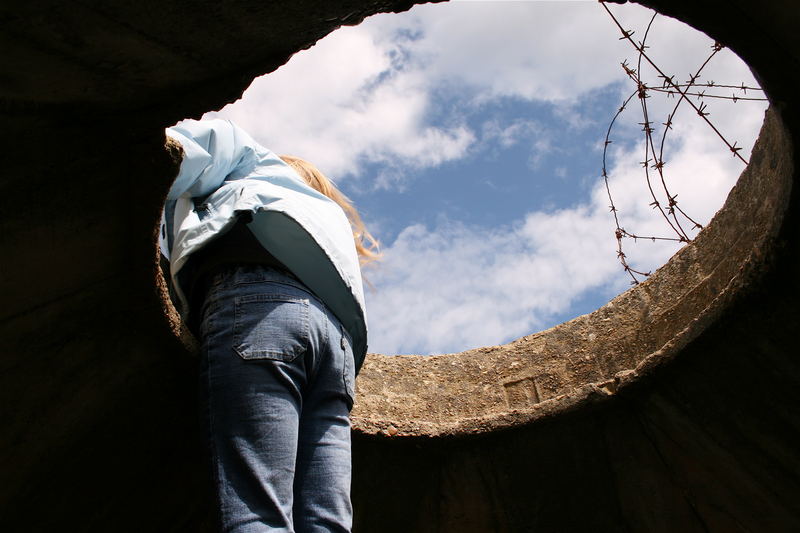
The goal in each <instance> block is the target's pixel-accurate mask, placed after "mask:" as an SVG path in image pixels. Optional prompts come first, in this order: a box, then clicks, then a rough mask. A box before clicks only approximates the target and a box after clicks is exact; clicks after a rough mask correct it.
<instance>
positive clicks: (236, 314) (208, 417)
mask: <svg viewBox="0 0 800 533" xmlns="http://www.w3.org/2000/svg"><path fill="white" fill-rule="evenodd" d="M199 336H200V341H201V349H202V351H201V355H202V363H201V371H200V390H201V404H202V406H203V407H204V411H205V413H204V414H205V423H206V428H207V431H208V439H209V443H210V456H211V466H212V471H213V472H212V474H213V478H214V483H215V486H216V495H217V504H218V506H219V516H220V518H221V522H222V530H223V531H226V532H228V531H235V532H242V533H243V532H256V531H286V532H291V531H296V532H298V533H301V532H308V531H324V532H330V531H350V528H351V524H352V507H351V504H350V477H351V461H350V419H349V413H350V408H351V407H352V405H353V395H354V393H353V386H354V381H355V364H354V361H353V352H352V348H351V344H350V336H349V335H348V334H347V332H346V331H345V330H344V328H343V327H342V326H341V324H340V323H339V320H338V319H337V318H336V317H335V316H333V314H332V313H331V312H330V311H329V310H328V309H327V307H325V305H323V304H322V303H321V302H320V301H319V300H318V299H317V298H316V297H315V296H314V295H313V294H311V293H310V292H309V290H308V289H307V288H306V287H305V286H304V285H303V284H302V283H300V282H299V281H298V280H297V279H295V278H294V277H292V276H290V275H287V274H286V273H283V272H281V271H278V270H275V269H272V268H269V267H261V266H231V267H230V268H229V269H226V270H223V271H222V272H221V273H218V274H216V275H215V276H214V277H213V279H212V281H211V283H210V288H209V289H208V292H207V296H206V299H205V302H204V304H203V306H202V318H201V323H200V326H199Z"/></svg>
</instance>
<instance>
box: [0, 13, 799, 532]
mask: <svg viewBox="0 0 800 533" xmlns="http://www.w3.org/2000/svg"><path fill="white" fill-rule="evenodd" d="M643 3H645V4H648V5H652V6H654V7H657V8H658V9H659V10H661V11H662V12H663V13H665V14H669V15H672V16H677V17H679V18H681V19H683V20H685V21H687V22H690V23H692V24H693V25H694V26H695V27H698V28H700V29H703V30H705V31H706V32H707V33H709V34H710V35H711V36H712V37H714V38H715V39H717V40H719V41H720V42H723V43H725V44H726V45H728V46H730V47H732V48H733V49H734V50H735V51H736V52H737V53H738V54H739V55H741V56H742V57H743V58H744V59H745V60H746V61H748V63H749V64H750V65H751V66H752V67H753V68H754V69H755V71H756V73H757V75H758V76H760V79H761V81H762V83H763V85H764V87H765V88H766V89H767V91H768V94H769V96H770V98H771V100H772V103H773V116H772V117H771V118H770V119H769V120H768V121H767V124H766V126H765V130H764V133H763V134H762V137H761V140H760V141H759V147H758V149H757V150H756V151H755V152H754V155H753V157H752V158H751V159H752V161H751V165H750V167H749V168H748V170H747V171H746V172H745V173H744V175H743V177H742V179H741V180H740V182H739V184H738V185H737V187H736V189H735V190H734V191H733V192H732V193H731V196H730V198H729V200H728V202H727V204H726V207H725V208H724V210H723V211H722V212H721V213H719V214H718V215H717V217H716V219H715V221H714V223H713V224H711V225H710V226H709V228H707V230H706V231H704V232H703V234H702V235H701V237H699V238H698V239H697V242H696V243H695V244H693V245H692V246H691V247H687V248H686V249H684V251H682V252H681V253H680V254H679V255H678V256H676V257H675V258H673V260H672V261H671V262H670V263H669V264H668V265H667V266H666V267H664V268H663V269H662V270H661V271H659V273H658V274H657V275H655V276H654V277H653V279H652V280H650V281H648V282H647V283H645V284H643V285H642V286H640V287H638V288H636V289H635V290H633V291H630V292H628V293H626V294H624V295H622V296H620V297H619V298H617V299H615V300H614V301H613V302H612V304H611V305H608V306H605V307H603V308H601V309H599V310H598V311H596V312H595V313H592V314H591V315H587V316H585V317H581V318H579V319H577V320H575V321H571V322H569V323H567V324H563V325H561V326H558V327H556V328H553V329H552V330H548V331H546V332H542V333H537V334H532V335H529V336H526V337H524V338H522V339H519V340H518V341H515V342H513V343H510V344H509V345H506V346H501V347H493V348H481V349H476V350H470V351H468V352H465V353H463V354H453V355H446V356H439V357H433V358H420V357H400V358H391V359H390V358H385V357H384V356H380V355H371V356H370V357H369V359H368V362H367V365H366V366H365V368H364V372H363V375H362V376H361V378H360V379H359V385H358V386H359V397H358V402H357V408H356V410H355V412H354V424H355V429H356V431H355V435H354V436H355V443H354V444H355V455H354V461H355V479H354V487H353V493H354V499H355V506H356V529H357V530H358V531H362V532H372V531H377V532H384V531H398V532H401V531H402V532H409V531H420V532H422V531H442V532H444V531H452V532H470V531H475V532H482V531H534V530H535V531H573V530H575V531H582V530H589V529H592V530H599V531H617V530H627V531H676V530H680V531H684V530H685V531H723V532H727V531H792V530H798V529H800V509H799V508H798V506H797V504H796V502H797V501H800V452H798V449H799V447H798V445H800V400H799V399H798V395H797V393H796V391H797V386H798V381H799V379H800V368H799V367H798V359H797V356H796V353H797V348H796V344H797V341H796V337H795V332H796V330H797V326H798V325H800V316H799V315H800V313H799V312H798V311H799V310H798V304H797V301H798V296H799V295H800V282H798V278H797V275H798V272H800V257H798V253H799V251H800V246H798V244H800V243H799V242H798V212H800V207H799V206H798V193H797V187H793V185H794V184H795V183H797V171H796V169H795V163H794V161H796V160H797V149H796V145H797V143H796V139H797V138H798V134H799V133H800V111H799V110H798V109H799V108H798V105H797V103H796V101H795V98H796V96H795V95H796V88H797V87H798V86H800V68H798V67H800V43H799V42H798V41H797V39H796V37H795V33H794V31H795V28H797V27H798V23H800V8H798V7H796V6H795V4H794V3H792V2H788V1H776V2H769V3H753V2H748V1H744V0H736V1H733V2H718V1H713V0H702V1H689V0H680V1H678V0H674V1H671V2H666V1H663V2H662V0H648V1H647V2H643ZM408 5H410V3H409V2H391V1H389V0H383V1H374V0H373V1H357V0H348V1H346V2H321V1H315V0H303V1H296V2H269V3H263V2H262V3H255V4H254V3H252V2H246V1H243V0H242V1H238V2H226V3H224V4H214V3H206V2H202V3H185V2H171V3H168V4H164V3H156V2H150V1H147V0H145V1H143V2H137V3H132V4H130V5H127V4H126V5H121V4H120V5H116V4H114V5H109V4H108V3H103V2H92V1H89V2H85V1H84V2H80V3H78V4H75V3H71V4H64V5H60V4H56V3H47V2H33V3H24V4H23V3H19V4H16V5H13V6H3V7H0V40H1V41H2V43H3V51H4V53H3V54H2V55H0V62H2V65H3V68H2V69H0V72H2V78H1V79H2V83H0V112H2V114H3V120H4V126H5V127H4V128H2V130H0V131H1V132H2V133H0V141H2V146H3V148H4V154H5V156H6V157H5V158H4V159H5V162H4V170H5V172H4V174H3V175H2V177H0V192H2V194H0V215H1V216H0V245H2V250H3V266H2V269H1V270H0V285H1V286H2V293H0V294H2V295H3V297H4V302H5V305H4V306H3V308H2V311H0V338H2V340H3V346H4V349H3V351H2V359H1V360H2V372H0V395H2V396H0V406H2V407H0V409H2V411H1V412H0V414H1V415H2V416H0V420H2V435H3V439H2V440H0V458H1V459H0V462H1V463H2V465H3V466H2V479H3V484H2V485H0V528H2V530H3V531H45V530H47V531H49V530H53V529H60V530H78V531H83V530H86V531H106V530H113V531H137V532H138V531H168V530H181V531H182V530H189V531H195V530H198V529H202V528H203V527H206V528H207V527H208V523H209V521H208V520H207V509H208V506H207V500H206V497H205V488H206V480H205V474H204V469H203V460H202V453H201V448H202V444H201V442H202V439H200V437H199V436H198V435H197V428H196V424H195V413H194V410H195V406H194V384H193V382H194V375H193V374H194V365H193V361H192V359H191V357H190V356H189V354H188V352H187V351H186V350H185V349H184V347H183V345H182V344H181V342H180V341H179V340H178V337H177V336H176V334H175V333H174V330H175V329H176V328H175V326H176V324H174V323H173V324H170V322H169V320H168V319H167V317H166V315H165V313H164V312H163V309H162V303H163V302H162V299H161V295H160V292H159V290H158V288H157V283H156V281H155V280H156V278H157V268H156V265H155V258H154V253H153V231H154V227H155V221H156V220H157V218H158V212H159V209H160V204H161V201H162V199H163V195H164V194H165V192H166V189H167V187H168V182H169V176H170V175H172V174H173V173H174V170H175V161H174V152H173V153H172V154H171V153H170V152H168V151H164V149H163V143H164V139H163V134H162V128H163V126H164V125H167V124H169V123H172V122H174V121H175V120H177V119H179V118H182V117H184V116H191V115H194V116H197V115H198V114H200V113H202V112H203V111H205V110H207V109H211V108H217V107H220V106H221V105H222V104H223V103H225V102H227V101H230V100H232V99H234V98H236V97H237V96H238V95H239V94H240V93H241V91H242V90H243V89H244V88H245V87H246V86H247V84H248V83H249V81H250V79H251V78H252V77H253V76H254V75H256V74H260V73H263V72H267V71H270V70H272V69H274V68H276V67H277V66H278V65H280V64H282V63H283V62H284V61H285V60H286V59H287V58H288V57H289V55H290V54H291V53H292V52H293V51H295V50H299V49H301V48H303V47H307V46H309V45H311V44H312V43H313V42H315V41H316V40H317V39H319V38H320V37H321V36H323V35H324V34H326V33H327V32H329V31H331V30H332V29H334V28H335V27H337V26H338V25H340V24H342V23H356V22H358V21H359V20H360V19H361V18H363V16H365V15H367V14H369V13H373V12H378V11H387V10H399V9H404V8H407V7H408ZM222 6H224V9H223V7H222Z"/></svg>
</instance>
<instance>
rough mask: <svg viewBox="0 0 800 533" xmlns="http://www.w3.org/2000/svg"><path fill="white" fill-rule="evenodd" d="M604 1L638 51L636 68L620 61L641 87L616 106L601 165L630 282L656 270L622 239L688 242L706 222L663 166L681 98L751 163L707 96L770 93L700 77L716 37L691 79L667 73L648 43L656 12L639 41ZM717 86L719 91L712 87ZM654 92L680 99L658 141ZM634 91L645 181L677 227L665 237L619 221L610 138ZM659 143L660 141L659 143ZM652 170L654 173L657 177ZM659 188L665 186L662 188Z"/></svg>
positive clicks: (714, 48)
mask: <svg viewBox="0 0 800 533" xmlns="http://www.w3.org/2000/svg"><path fill="white" fill-rule="evenodd" d="M599 1H600V4H601V5H602V6H603V8H604V9H605V11H606V12H607V13H608V15H609V16H610V17H611V19H612V21H613V22H614V24H615V25H616V26H617V28H618V29H619V30H620V32H621V33H622V37H620V40H627V41H628V42H630V43H631V44H632V45H633V47H634V49H635V50H636V51H637V52H638V57H637V62H636V68H635V69H634V68H631V66H630V64H629V63H628V61H627V60H625V61H623V62H622V63H621V66H622V68H623V70H624V71H625V74H626V75H627V76H628V78H629V79H631V80H632V81H633V82H634V83H635V85H636V89H635V90H634V91H633V92H632V93H631V94H630V96H628V97H627V98H626V99H625V100H624V101H623V103H622V105H621V106H620V107H619V109H618V110H617V112H616V113H615V114H614V116H613V117H612V119H611V122H610V124H609V126H608V130H607V131H606V136H605V141H604V145H603V168H602V177H603V180H604V183H605V187H606V193H607V195H608V200H609V204H610V205H609V208H610V210H611V213H612V214H613V216H614V223H615V230H614V234H615V237H616V240H617V251H616V253H617V258H618V259H619V261H620V263H621V264H622V267H623V269H624V271H625V272H627V273H628V275H629V276H630V277H631V283H632V284H634V285H636V284H638V283H639V277H643V278H644V277H647V276H649V275H650V274H651V273H650V272H645V271H643V270H637V269H635V268H633V267H632V266H631V265H630V264H629V263H628V260H627V256H626V255H625V252H624V250H623V239H626V238H629V239H633V240H634V242H636V241H638V240H640V239H642V240H645V239H646V240H649V241H652V242H655V241H674V242H683V243H688V242H690V241H691V240H692V238H691V237H690V233H691V232H693V231H695V230H700V229H702V228H703V226H702V224H700V223H699V222H697V221H696V220H695V219H694V218H692V217H691V216H689V214H687V213H686V212H685V211H684V210H683V209H682V208H681V206H680V205H679V203H678V199H677V198H678V195H677V193H673V192H672V191H671V190H670V188H669V186H668V184H667V179H666V177H665V175H664V174H665V173H664V167H665V165H666V161H665V160H664V149H665V145H666V138H667V134H668V132H669V131H671V130H672V129H673V128H672V125H673V120H674V118H675V116H676V113H677V112H678V110H679V108H680V106H681V104H682V103H684V102H686V103H688V104H689V105H690V106H691V107H692V108H693V109H694V111H695V112H696V114H697V115H698V116H699V117H700V118H701V119H702V120H703V121H704V122H705V123H706V124H707V125H708V126H709V127H710V128H711V129H712V131H714V133H715V134H716V135H717V136H718V137H719V138H720V139H721V140H722V142H723V143H724V144H725V145H726V146H727V148H728V149H729V150H730V151H731V152H732V154H733V156H734V157H736V158H738V159H739V160H741V161H742V162H743V163H744V164H745V165H746V164H747V160H745V159H744V157H742V155H741V154H740V153H739V151H740V150H741V149H742V147H740V146H737V144H738V143H737V142H733V143H732V144H731V143H730V142H729V141H728V140H727V139H726V138H725V136H723V135H722V133H721V132H720V131H719V129H718V128H717V127H716V126H715V125H714V124H713V123H712V122H711V120H710V119H709V118H708V116H709V115H710V111H708V108H707V104H706V103H705V102H704V100H705V99H706V98H711V99H722V100H729V101H732V102H733V103H736V102H738V101H740V100H741V101H765V100H766V98H763V97H761V98H759V97H752V96H745V95H746V94H747V91H748V90H749V91H754V92H755V91H761V89H760V88H758V87H751V86H747V85H745V84H744V83H741V84H740V85H731V84H717V83H716V82H714V81H712V80H710V81H708V82H699V81H698V80H699V79H700V77H701V75H702V72H703V70H704V69H705V67H706V66H707V65H708V64H709V63H710V62H711V60H712V59H713V58H714V56H715V55H716V54H717V53H719V52H720V51H721V50H723V48H724V47H723V46H722V45H721V44H720V43H717V42H715V43H714V44H713V45H712V47H711V48H712V51H711V53H710V54H709V56H708V57H707V58H706V59H705V61H703V63H702V64H701V65H700V66H699V67H698V68H697V69H696V70H695V72H694V74H689V79H688V80H686V81H685V82H677V81H675V75H672V76H667V75H666V74H665V73H664V72H663V70H662V69H661V68H660V67H658V65H656V63H655V62H654V61H653V60H652V59H651V58H650V57H649V56H648V54H647V53H646V52H645V50H646V49H648V48H649V46H648V45H647V38H648V36H649V34H650V30H651V28H652V25H653V21H654V20H655V19H656V16H657V13H655V12H654V13H653V16H652V17H651V18H650V21H649V22H648V24H647V28H646V30H645V32H644V36H643V38H642V40H641V41H639V42H638V43H637V42H635V41H634V40H633V35H634V33H635V31H633V30H626V29H624V28H623V26H622V25H621V24H620V22H619V20H617V18H616V17H615V16H614V14H613V13H612V12H611V10H610V9H609V8H608V6H607V5H606V4H605V2H604V0H599ZM643 61H645V62H646V63H647V64H649V65H650V66H651V67H652V68H653V69H654V70H655V72H657V73H658V75H657V77H658V78H659V79H660V80H661V85H660V86H657V85H651V84H648V83H646V82H645V80H644V79H643V76H642V62H643ZM717 90H733V91H740V94H738V95H737V94H736V92H733V93H732V94H731V95H730V96H728V95H722V94H717V93H716V91H717ZM709 91H714V92H709ZM651 93H657V94H663V95H664V96H665V97H666V98H670V97H676V96H677V97H678V100H677V102H676V103H675V105H674V106H673V108H672V111H671V112H670V113H669V114H668V115H667V118H666V120H665V122H661V123H660V124H661V126H663V130H662V131H661V139H660V142H658V143H656V142H655V141H654V139H653V135H654V133H655V127H654V122H653V121H651V119H650V110H649V108H648V104H647V100H648V99H649V98H650V95H651ZM634 97H637V99H638V101H639V103H640V108H641V113H642V122H639V123H638V124H639V125H640V126H642V131H643V133H644V140H645V143H644V159H643V161H640V164H641V165H642V167H643V169H644V176H645V182H646V184H647V188H648V191H649V193H650V198H651V200H652V201H651V202H650V204H649V205H650V206H651V207H652V208H653V210H656V211H658V212H659V214H660V215H661V218H663V219H664V221H665V222H666V223H667V225H668V226H669V228H670V229H671V230H672V233H674V234H675V236H674V237H663V236H655V235H650V236H643V235H637V234H636V233H633V232H629V231H627V230H625V228H623V227H622V226H621V225H620V217H619V209H618V208H617V206H616V205H615V203H614V199H613V196H612V194H611V186H610V184H609V173H608V146H609V145H610V144H612V142H613V141H612V140H611V132H612V130H613V128H614V125H615V123H616V122H617V119H618V118H619V117H620V115H622V113H623V112H624V111H625V110H626V109H627V107H628V104H629V103H630V102H631V100H633V98H634ZM690 97H693V98H696V99H697V100H698V103H699V105H698V104H696V103H695V102H693V101H692V100H691V99H690ZM656 144H658V147H656ZM652 174H655V175H656V177H654V176H653V175H652ZM654 182H657V183H658V185H656V186H654ZM657 189H660V190H659V191H658V192H657ZM659 194H663V195H664V196H665V197H666V202H665V203H666V205H662V202H661V201H660V200H659ZM682 221H683V224H691V228H690V229H688V230H687V229H685V228H684V225H683V224H682Z"/></svg>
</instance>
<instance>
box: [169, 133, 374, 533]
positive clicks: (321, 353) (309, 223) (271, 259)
mask: <svg viewBox="0 0 800 533" xmlns="http://www.w3.org/2000/svg"><path fill="white" fill-rule="evenodd" d="M167 134H168V135H169V136H171V137H173V138H175V139H176V140H177V141H178V142H179V143H180V144H181V145H182V146H183V148H184V154H185V156H184V160H183V163H182V165H181V171H180V173H179V175H178V177H177V178H176V180H175V183H174V185H173V188H172V189H171V191H170V194H169V196H168V201H167V205H166V206H165V210H164V222H163V225H164V227H163V228H162V251H164V253H165V255H167V257H168V258H169V261H170V268H171V279H172V282H173V284H174V288H175V291H174V292H175V294H176V299H177V300H178V301H177V302H176V304H177V305H178V307H179V308H180V309H181V311H182V314H183V316H184V319H185V320H186V321H187V323H188V324H190V325H191V328H192V329H193V331H194V332H195V334H196V335H197V336H198V339H199V342H200V347H201V348H200V357H201V360H200V365H201V372H200V375H201V379H200V389H201V398H202V401H201V404H202V405H201V414H202V415H203V419H204V421H205V424H206V428H207V431H208V443H209V454H210V458H211V465H212V476H213V480H214V484H215V487H216V489H217V503H218V506H219V511H220V519H221V527H222V530H224V531H266V530H269V531H349V529H350V525H351V522H352V508H351V504H350V495H349V492H350V423H349V411H350V409H351V407H352V404H353V399H354V398H353V396H354V380H355V374H356V372H357V370H358V367H359V366H360V364H361V362H363V358H364V355H365V354H366V317H365V312H364V305H363V288H362V283H361V275H360V270H359V264H360V262H361V261H366V260H370V259H374V258H375V257H376V247H377V243H376V242H375V241H374V239H372V237H371V236H370V235H369V233H368V232H367V231H366V229H365V228H364V226H363V223H361V220H360V218H359V217H358V214H357V212H356V211H355V209H353V207H352V205H351V204H350V202H349V201H348V200H347V199H346V198H345V197H344V196H343V195H341V193H340V192H339V191H338V190H337V189H336V188H335V187H334V186H333V185H332V183H330V181H329V180H328V179H327V178H325V176H324V175H323V174H322V173H321V172H319V171H318V170H317V169H316V168H315V167H313V165H311V164H309V163H307V162H305V161H303V160H301V159H299V158H295V157H290V156H285V160H283V159H281V158H279V157H278V156H276V155H275V154H273V153H272V152H270V151H269V150H266V149H264V148H263V147H261V146H260V145H258V144H257V143H255V141H253V140H252V139H251V138H250V137H249V136H248V135H247V134H246V133H244V132H243V131H242V130H240V129H239V128H238V127H236V126H234V125H233V124H231V123H229V122H225V121H207V122H196V121H188V122H186V123H183V124H181V125H180V126H179V127H176V128H173V129H169V130H168V131H167Z"/></svg>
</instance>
